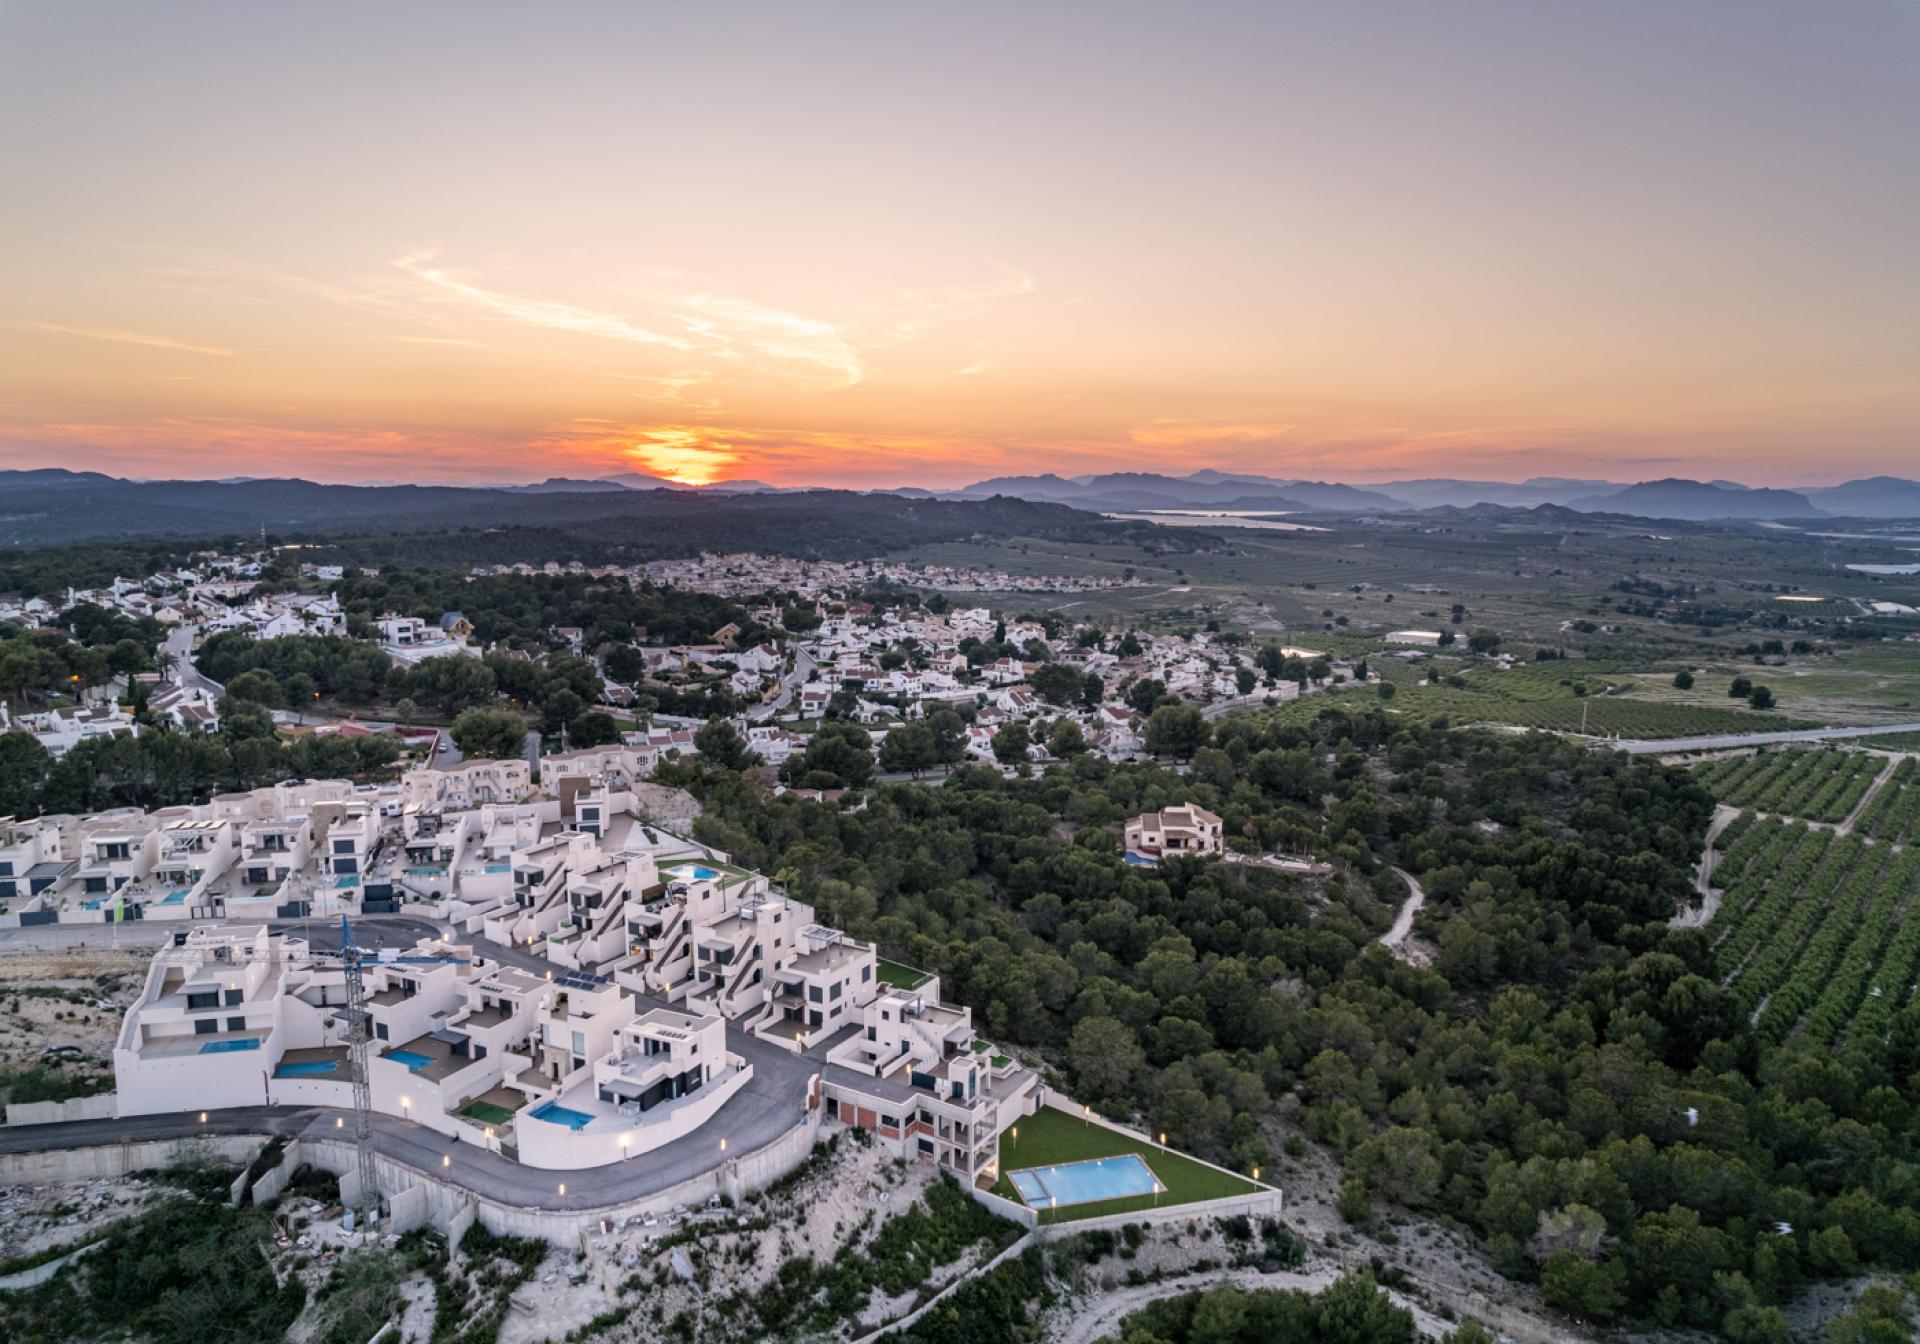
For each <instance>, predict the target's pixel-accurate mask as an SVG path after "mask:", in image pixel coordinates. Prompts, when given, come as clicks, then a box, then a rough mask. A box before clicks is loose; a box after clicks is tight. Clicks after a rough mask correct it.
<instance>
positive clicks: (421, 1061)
mask: <svg viewBox="0 0 1920 1344" xmlns="http://www.w3.org/2000/svg"><path fill="white" fill-rule="evenodd" d="M381 1058H382V1059H397V1060H399V1061H400V1062H401V1063H402V1064H405V1065H406V1066H407V1068H408V1070H409V1071H410V1072H413V1073H418V1072H420V1070H422V1069H424V1068H426V1067H427V1065H429V1064H431V1063H433V1056H431V1055H423V1054H419V1053H417V1052H416V1051H413V1050H389V1051H387V1053H386V1054H384V1055H382V1056H381Z"/></svg>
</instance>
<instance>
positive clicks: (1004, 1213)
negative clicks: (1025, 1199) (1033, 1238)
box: [967, 1184, 1040, 1231]
mask: <svg viewBox="0 0 1920 1344" xmlns="http://www.w3.org/2000/svg"><path fill="white" fill-rule="evenodd" d="M967 1193H968V1194H970V1195H972V1196H973V1197H974V1199H975V1201H977V1202H978V1203H981V1204H984V1205H986V1206H987V1207H988V1208H989V1209H991V1210H993V1212H995V1213H997V1214H999V1215H1000V1216H1001V1217H1002V1218H1005V1219H1006V1220H1007V1221H1008V1222H1013V1223H1018V1224H1020V1226H1022V1227H1024V1228H1026V1229H1027V1230H1028V1231H1032V1230H1033V1229H1034V1228H1036V1227H1038V1226H1040V1215H1039V1214H1037V1213H1035V1212H1034V1211H1033V1210H1032V1209H1030V1208H1028V1207H1027V1206H1026V1205H1025V1204H1016V1203H1014V1202H1013V1201H1012V1200H1010V1199H1006V1198H1004V1197H1002V1196H1000V1195H996V1194H994V1193H993V1191H991V1190H982V1189H981V1188H980V1187H979V1186H977V1185H972V1184H969V1185H968V1186H967Z"/></svg>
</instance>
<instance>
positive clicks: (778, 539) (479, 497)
mask: <svg viewBox="0 0 1920 1344" xmlns="http://www.w3.org/2000/svg"><path fill="white" fill-rule="evenodd" d="M506 526H513V527H517V528H542V529H547V530H548V531H549V532H551V533H553V534H555V535H558V536H561V537H572V538H579V539H582V540H591V541H592V542H593V543H594V544H595V546H596V547H597V548H599V550H600V551H602V552H604V551H605V548H606V547H608V546H619V547H621V548H623V550H624V551H625V552H626V553H628V554H637V555H684V554H690V553H695V552H698V551H701V550H738V549H741V548H742V547H752V548H754V549H758V550H761V551H767V552H772V553H777V554H792V555H823V556H826V555H830V556H838V557H842V558H852V557H854V556H858V555H866V554H873V553H875V552H877V551H884V550H890V549H897V548H899V547H902V546H909V545H914V544H918V543H921V542H926V541H942V540H957V539H960V538H964V537H968V536H972V535H975V534H986V535H992V536H1013V535H1020V536H1051V537H1070V538H1073V539H1086V540H1094V539H1105V540H1113V539H1115V538H1116V537H1119V536H1123V535H1126V534H1129V533H1133V534H1141V533H1144V532H1146V531H1147V530H1148V525H1146V524H1118V523H1111V522H1106V521H1104V520H1101V519H1098V518H1094V517H1092V516H1090V515H1088V514H1087V513H1085V512H1081V511H1078V510H1074V509H1068V508H1064V507H1061V506H1059V505H1055V504H1048V503H1034V502H1029V501H1025V500H1018V499H994V500H920V499H905V498H901V497H899V496H895V495H886V494H861V493H857V492H854V491H850V490H809V491H781V492H777V493H761V494H751V493H749V494H728V493H707V492H696V491H690V490H670V489H653V490H639V489H620V488H618V487H617V486H616V487H609V488H607V489H605V490H575V489H570V488H566V487H565V486H564V485H563V486H561V487H559V488H555V489H535V490H533V491H525V490H516V489H486V488H476V487H471V486H452V485H445V486H418V485H397V486H361V485H320V484H316V483H315V482H312V481H301V480H273V481H245V482H237V483H234V484H221V483H218V482H214V481H126V480H118V479H115V478H113V477H107V476H99V475H96V474H86V475H82V474H78V473H72V472H59V471H54V472H5V473H0V539H3V540H4V542H5V543H6V544H7V545H9V546H14V547H20V546H34V545H48V544H54V543H59V542H67V541H84V540H90V539H96V538H103V537H113V538H139V537H216V536H249V535H256V534H258V533H259V531H260V530H261V529H263V528H264V529H265V530H266V531H267V532H268V533H269V534H270V535H271V536H275V537H280V538H286V537H295V536H298V537H325V536H352V535H363V536H384V535H392V534H396V533H426V532H446V531H451V530H455V529H459V530H464V531H468V532H472V533H486V532H490V531H493V530H495V529H499V528H502V527H506ZM1157 535H1164V534H1157ZM1178 544H1180V545H1183V546H1185V545H1192V544H1197V543H1196V542H1195V541H1191V540H1188V539H1187V538H1184V537H1183V538H1181V539H1180V541H1179V543H1178ZM522 558H525V557H522Z"/></svg>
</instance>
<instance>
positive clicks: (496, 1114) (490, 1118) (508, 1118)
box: [454, 1101, 513, 1125]
mask: <svg viewBox="0 0 1920 1344" xmlns="http://www.w3.org/2000/svg"><path fill="white" fill-rule="evenodd" d="M454 1114H455V1115H460V1116H465V1117H466V1118H467V1119H469V1120H478V1121H479V1122H480V1123H481V1124H483V1125H505V1124H510V1123H512V1121H513V1112H512V1111H510V1110H508V1109H507V1108H506V1107H505V1106H495V1105H494V1104H493V1103H492V1102H490V1101H470V1102H468V1103H467V1104H466V1105H465V1106H462V1107H461V1108H460V1109H459V1110H457V1111H455V1112H454Z"/></svg>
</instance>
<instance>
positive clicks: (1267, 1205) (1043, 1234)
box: [1035, 1190, 1281, 1241]
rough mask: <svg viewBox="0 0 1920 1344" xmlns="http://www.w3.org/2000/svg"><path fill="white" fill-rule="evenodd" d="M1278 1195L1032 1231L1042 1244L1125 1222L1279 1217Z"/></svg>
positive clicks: (1104, 1217) (1274, 1192)
mask: <svg viewBox="0 0 1920 1344" xmlns="http://www.w3.org/2000/svg"><path fill="white" fill-rule="evenodd" d="M1280 1203H1281V1201H1280V1192H1279V1191H1278V1190H1268V1191H1263V1192H1261V1193H1260V1194H1257V1195H1228V1196H1227V1197H1226V1198H1225V1199H1205V1200H1201V1201H1200V1202H1198V1203H1195V1204H1169V1205H1167V1207H1166V1208H1164V1209H1136V1210H1134V1211H1133V1212H1132V1213H1108V1214H1103V1215H1101V1216H1100V1217H1098V1218H1076V1219H1073V1220H1072V1221H1070V1222H1060V1223H1042V1224H1040V1225H1039V1227H1038V1228H1037V1229H1036V1230H1035V1231H1036V1235H1037V1236H1039V1237H1040V1239H1041V1240H1042V1241H1058V1240H1059V1239H1060V1238H1062V1237H1071V1236H1073V1235H1074V1234H1075V1233H1078V1232H1093V1231H1096V1230H1098V1229H1100V1228H1114V1227H1125V1226H1126V1225H1127V1224H1128V1223H1152V1224H1156V1225H1158V1224H1164V1223H1185V1222H1191V1221H1193V1220H1195V1219H1198V1220H1201V1221H1211V1220H1213V1219H1215V1218H1231V1217H1233V1216H1234V1215H1235V1214H1241V1213H1244V1214H1246V1215H1247V1216H1248V1217H1249V1218H1278V1217H1279V1216H1280Z"/></svg>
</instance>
